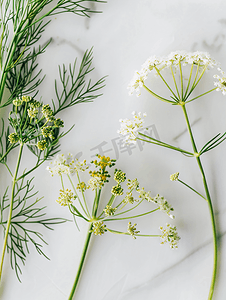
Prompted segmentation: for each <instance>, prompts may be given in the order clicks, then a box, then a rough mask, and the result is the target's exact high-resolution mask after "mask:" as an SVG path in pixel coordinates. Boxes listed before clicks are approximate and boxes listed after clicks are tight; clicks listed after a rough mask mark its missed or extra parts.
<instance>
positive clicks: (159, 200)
mask: <svg viewBox="0 0 226 300" xmlns="http://www.w3.org/2000/svg"><path fill="white" fill-rule="evenodd" d="M154 202H155V203H156V204H158V206H159V209H160V210H161V211H163V212H165V213H166V214H167V215H168V216H169V217H170V218H171V219H174V218H175V217H174V216H173V215H172V214H171V212H172V211H174V209H173V208H172V206H171V205H170V204H169V203H168V201H167V200H166V199H165V198H164V197H162V196H160V195H159V194H157V195H156V196H155V198H154Z"/></svg>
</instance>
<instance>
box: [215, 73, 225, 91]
mask: <svg viewBox="0 0 226 300" xmlns="http://www.w3.org/2000/svg"><path fill="white" fill-rule="evenodd" d="M218 71H220V73H221V76H219V75H214V76H213V77H214V78H216V79H218V81H215V82H214V85H215V86H216V87H217V88H216V91H221V92H222V94H223V95H226V74H225V72H224V71H222V70H221V69H220V68H218Z"/></svg>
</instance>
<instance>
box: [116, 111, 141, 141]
mask: <svg viewBox="0 0 226 300" xmlns="http://www.w3.org/2000/svg"><path fill="white" fill-rule="evenodd" d="M132 115H133V120H130V119H120V120H119V122H120V123H121V128H120V130H118V131H117V132H118V133H119V134H121V135H122V136H123V137H124V143H125V144H135V143H136V138H137V136H138V132H139V130H140V129H141V128H143V123H144V119H142V117H146V116H147V115H146V113H144V114H143V116H142V114H141V112H139V113H138V114H136V113H135V112H132Z"/></svg>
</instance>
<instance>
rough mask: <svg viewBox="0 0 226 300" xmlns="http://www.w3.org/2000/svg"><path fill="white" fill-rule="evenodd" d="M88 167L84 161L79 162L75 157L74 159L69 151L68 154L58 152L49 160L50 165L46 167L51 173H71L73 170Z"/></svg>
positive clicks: (76, 170) (81, 169) (77, 170)
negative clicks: (51, 160)
mask: <svg viewBox="0 0 226 300" xmlns="http://www.w3.org/2000/svg"><path fill="white" fill-rule="evenodd" d="M87 168H88V166H86V161H85V160H84V161H83V162H79V161H78V160H77V159H76V160H74V159H73V156H72V154H71V153H68V155H66V156H65V155H64V154H58V155H57V157H56V159H55V160H54V161H53V162H50V166H48V167H47V168H46V169H47V170H48V171H49V172H50V174H51V175H52V176H53V175H62V174H70V175H73V174H74V173H75V172H79V171H81V172H83V171H85V170H86V169H87Z"/></svg>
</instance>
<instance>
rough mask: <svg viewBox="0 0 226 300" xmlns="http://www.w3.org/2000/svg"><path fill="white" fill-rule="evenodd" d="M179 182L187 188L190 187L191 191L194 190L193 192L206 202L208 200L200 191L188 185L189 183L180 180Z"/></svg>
mask: <svg viewBox="0 0 226 300" xmlns="http://www.w3.org/2000/svg"><path fill="white" fill-rule="evenodd" d="M177 181H179V182H180V183H182V184H183V185H185V186H186V187H188V188H189V189H190V190H192V191H193V192H195V193H196V194H198V195H199V196H200V197H202V198H203V199H204V200H206V198H205V197H204V196H203V195H202V194H200V193H199V192H198V191H196V190H195V189H193V188H192V187H191V186H190V185H188V184H187V183H185V182H184V181H182V180H180V179H178V180H177ZM206 201H207V200H206Z"/></svg>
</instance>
